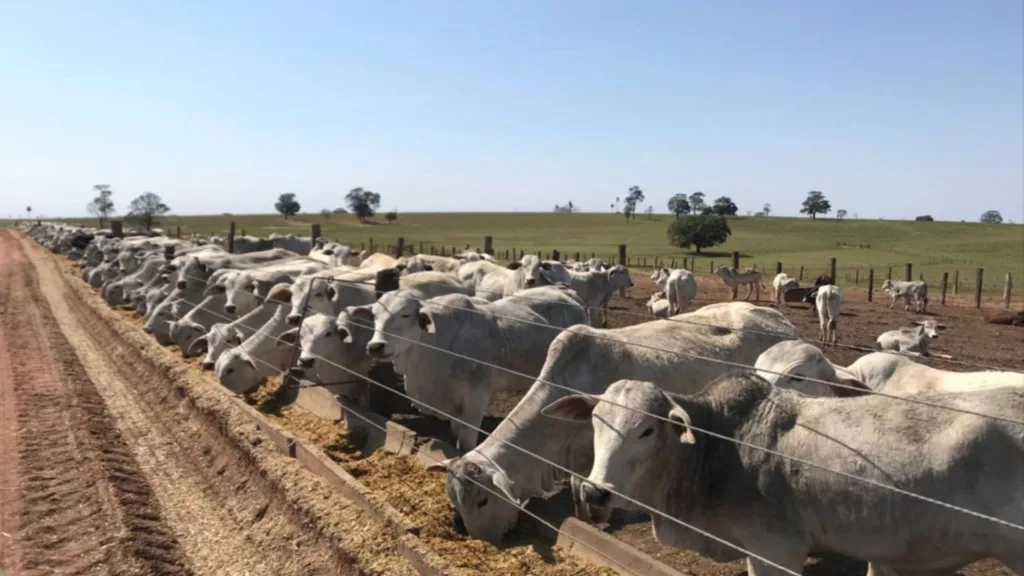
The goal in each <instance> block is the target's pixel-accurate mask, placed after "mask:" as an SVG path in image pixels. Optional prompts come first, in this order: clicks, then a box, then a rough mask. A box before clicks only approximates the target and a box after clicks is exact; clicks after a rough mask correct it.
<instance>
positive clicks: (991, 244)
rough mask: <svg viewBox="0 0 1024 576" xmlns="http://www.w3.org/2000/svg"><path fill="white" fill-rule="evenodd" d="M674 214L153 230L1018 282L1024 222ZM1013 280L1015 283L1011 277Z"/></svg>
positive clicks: (244, 221) (334, 218)
mask: <svg viewBox="0 0 1024 576" xmlns="http://www.w3.org/2000/svg"><path fill="white" fill-rule="evenodd" d="M672 219H673V216H671V215H666V214H654V215H653V216H652V217H648V216H647V215H640V216H637V218H636V219H635V220H630V221H629V222H628V223H627V222H626V219H625V218H624V217H623V216H621V215H614V214H556V213H399V217H398V220H396V221H395V222H394V223H392V224H388V223H387V222H386V221H384V219H383V215H382V214H378V216H377V218H376V219H375V220H374V221H373V222H370V223H365V224H364V223H360V222H359V221H358V220H357V219H356V218H355V217H354V216H352V215H350V214H334V215H331V216H330V218H326V219H325V218H324V217H323V216H321V215H319V214H316V215H314V214H305V215H298V216H295V217H292V218H289V219H285V218H284V217H282V216H280V215H277V214H253V215H220V216H169V217H167V218H164V219H163V220H162V221H161V223H160V226H162V227H163V229H164V230H166V231H168V232H169V233H172V234H173V233H174V231H175V229H176V227H177V226H180V227H181V233H182V236H189V235H191V234H193V233H196V234H202V235H209V234H220V235H225V234H226V233H227V231H228V228H229V225H230V222H231V221H234V222H235V223H236V227H237V233H239V234H241V233H242V231H243V230H244V231H245V233H246V234H252V235H257V236H266V235H269V234H271V233H275V232H276V233H279V234H287V233H295V234H306V235H308V234H309V230H310V225H311V224H314V223H316V224H320V226H321V231H322V234H323V235H324V236H325V237H327V238H330V239H332V240H337V241H340V242H343V243H347V244H350V245H354V246H360V245H361V244H362V245H365V246H367V247H369V245H370V243H371V241H372V243H373V244H374V246H375V247H381V248H383V247H386V246H387V245H390V244H394V243H395V242H396V240H397V238H398V237H404V238H405V241H406V244H407V245H409V246H413V247H414V249H415V250H419V249H420V246H421V243H422V247H423V250H424V251H429V250H430V247H431V246H433V247H435V248H437V249H439V248H440V247H442V246H444V247H446V249H449V250H450V249H451V248H452V247H457V248H459V249H463V248H466V247H467V246H471V247H474V248H477V247H482V246H483V238H484V236H486V235H490V236H492V237H493V238H494V249H495V250H496V251H497V252H499V253H500V252H504V251H505V250H509V249H511V248H515V249H517V250H520V251H522V250H526V251H527V252H536V251H538V250H541V251H543V252H544V253H545V254H546V253H548V252H550V251H551V250H552V249H557V250H559V251H561V254H562V257H563V258H566V257H571V256H573V255H575V253H576V252H579V253H581V255H583V254H588V255H589V254H592V253H593V254H596V255H598V256H602V257H604V258H606V259H608V258H611V257H613V256H614V255H615V254H616V253H617V249H618V245H619V244H626V246H627V251H628V256H629V258H630V263H631V264H632V265H634V266H635V265H638V264H640V265H643V264H646V265H648V266H652V265H653V262H654V259H655V258H658V259H659V260H665V261H666V262H669V263H670V262H671V260H672V259H676V260H677V263H681V261H682V257H683V256H687V257H694V256H696V258H697V261H696V266H693V269H694V270H695V271H696V272H698V273H707V272H708V269H709V267H710V265H711V264H712V263H714V264H715V265H716V266H717V265H719V264H726V263H727V260H728V258H729V255H730V254H731V253H732V252H733V251H738V252H740V254H741V264H742V265H743V266H752V265H755V264H756V265H757V268H758V269H767V270H769V271H770V272H773V271H774V269H775V268H774V267H775V262H782V263H783V266H784V269H785V270H786V272H788V273H790V274H792V275H795V273H796V271H798V270H799V268H800V267H801V266H803V267H805V270H806V272H805V277H804V278H805V280H806V279H807V278H808V277H811V278H813V277H814V276H816V275H817V274H819V273H821V272H822V271H824V270H825V267H826V263H827V262H828V259H829V258H830V257H835V258H836V259H837V262H838V275H839V278H838V279H839V280H846V275H847V274H848V275H849V280H850V282H844V284H852V283H853V280H854V278H855V271H859V272H856V277H857V278H859V282H860V285H861V286H864V285H865V282H866V278H867V271H868V269H869V268H874V270H875V278H876V287H877V285H880V284H881V281H882V279H884V278H885V276H886V275H887V273H888V269H889V267H892V270H893V272H892V274H893V277H894V278H902V277H903V267H904V265H905V264H906V263H908V262H909V263H912V264H913V265H914V267H913V275H914V278H915V279H916V278H918V277H919V275H921V274H923V275H924V277H925V279H926V280H927V281H928V282H929V283H931V284H933V285H937V284H938V282H939V281H940V280H941V277H942V273H943V272H948V273H949V277H950V282H952V280H953V275H954V271H955V270H959V272H960V274H959V276H960V283H961V284H960V287H961V290H962V291H961V292H960V293H961V294H964V292H963V290H964V287H965V286H966V287H967V288H966V290H967V292H968V293H969V292H970V291H971V290H973V287H974V284H973V283H974V277H975V270H976V269H977V268H984V270H985V281H984V290H985V292H986V293H987V294H997V293H1001V291H1002V286H1003V281H1004V278H1005V276H1006V273H1007V272H1009V273H1011V274H1012V275H1013V278H1014V279H1015V280H1016V279H1022V281H1024V225H1019V224H1000V225H986V224H980V223H972V222H966V223H959V222H912V221H897V220H849V219H847V220H837V219H835V218H819V219H817V220H811V219H809V218H785V217H770V218H751V217H734V218H730V219H729V226H730V228H731V229H732V236H731V237H730V238H729V240H728V241H727V242H726V243H725V244H722V245H720V246H715V247H713V248H708V249H706V250H703V251H702V253H701V254H696V253H695V252H694V251H693V250H686V251H684V250H681V249H679V248H676V247H673V246H671V245H669V244H668V241H667V239H666V229H667V227H668V225H669V223H670V222H671V221H672ZM67 221H68V222H73V223H79V224H86V225H95V221H94V220H91V219H69V220H67ZM1018 285H1021V284H1020V282H1018Z"/></svg>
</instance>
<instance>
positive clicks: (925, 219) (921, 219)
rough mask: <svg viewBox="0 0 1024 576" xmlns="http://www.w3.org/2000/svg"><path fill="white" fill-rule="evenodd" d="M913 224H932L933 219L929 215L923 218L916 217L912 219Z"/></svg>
mask: <svg viewBox="0 0 1024 576" xmlns="http://www.w3.org/2000/svg"><path fill="white" fill-rule="evenodd" d="M914 221H915V222H934V221H935V218H932V215H931V214H925V215H924V216H918V217H917V218H914Z"/></svg>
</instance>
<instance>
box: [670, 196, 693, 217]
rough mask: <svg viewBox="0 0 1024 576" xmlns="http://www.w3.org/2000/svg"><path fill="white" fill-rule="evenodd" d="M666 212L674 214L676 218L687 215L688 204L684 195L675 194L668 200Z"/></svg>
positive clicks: (688, 211) (688, 210)
mask: <svg viewBox="0 0 1024 576" xmlns="http://www.w3.org/2000/svg"><path fill="white" fill-rule="evenodd" d="M668 211H669V212H671V213H673V214H675V215H676V218H679V216H680V215H686V214H689V213H690V203H689V202H688V201H687V200H686V194H676V195H675V196H673V197H671V198H669V199H668Z"/></svg>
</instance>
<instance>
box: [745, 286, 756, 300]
mask: <svg viewBox="0 0 1024 576" xmlns="http://www.w3.org/2000/svg"><path fill="white" fill-rule="evenodd" d="M753 291H754V285H753V284H747V294H746V295H745V296H744V297H743V299H744V300H750V293H751V292H753Z"/></svg>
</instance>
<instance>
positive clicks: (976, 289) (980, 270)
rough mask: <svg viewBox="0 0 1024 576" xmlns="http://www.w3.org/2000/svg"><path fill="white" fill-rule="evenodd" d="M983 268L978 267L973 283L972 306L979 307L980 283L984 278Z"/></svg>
mask: <svg viewBox="0 0 1024 576" xmlns="http://www.w3.org/2000/svg"><path fill="white" fill-rule="evenodd" d="M984 276H985V269H984V268H978V277H977V278H976V279H975V284H974V307H975V308H981V283H982V281H983V280H984Z"/></svg>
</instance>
